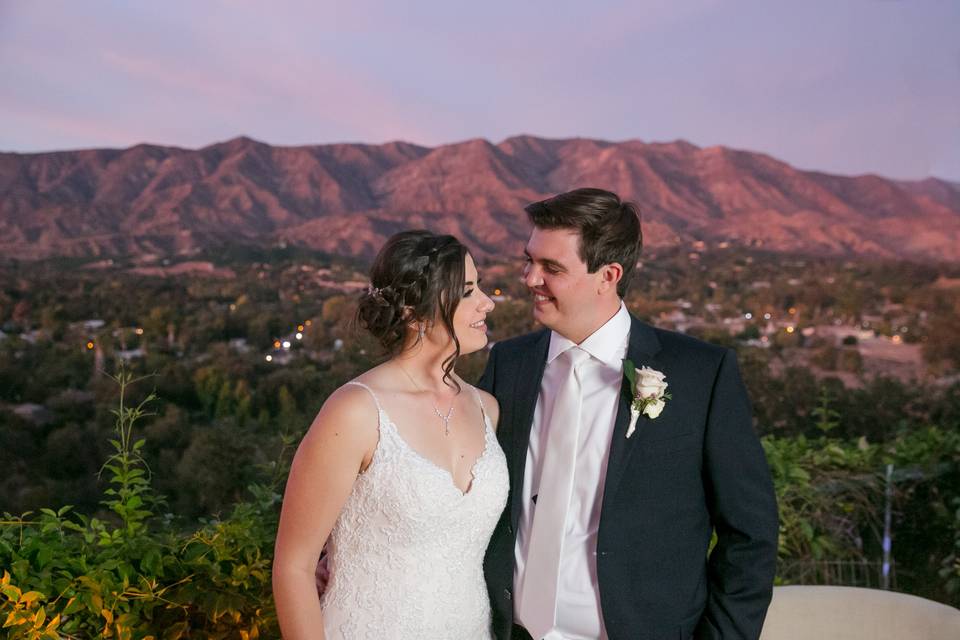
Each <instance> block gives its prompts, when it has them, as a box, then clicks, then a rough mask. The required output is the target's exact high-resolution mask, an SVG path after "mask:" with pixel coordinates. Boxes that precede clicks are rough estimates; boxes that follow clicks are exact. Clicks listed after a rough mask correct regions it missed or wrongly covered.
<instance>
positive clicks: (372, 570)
mask: <svg viewBox="0 0 960 640" xmlns="http://www.w3.org/2000/svg"><path fill="white" fill-rule="evenodd" d="M350 384H355V385H358V386H361V387H364V388H365V389H367V391H369V392H370V394H371V395H372V396H373V399H374V402H376V403H377V409H378V411H379V421H380V426H379V430H380V441H379V443H378V444H377V448H376V450H375V452H374V454H373V459H372V460H371V462H370V465H369V466H368V467H367V469H366V471H364V472H363V473H362V474H361V475H360V476H358V478H357V481H356V483H355V484H354V487H353V491H352V492H351V494H350V496H349V498H348V499H347V502H346V504H345V505H344V508H343V511H342V512H341V513H340V517H339V518H338V519H337V522H336V524H335V525H334V527H333V531H332V532H331V533H330V540H329V542H328V545H327V553H328V562H329V570H330V582H329V583H328V585H327V589H326V591H325V592H324V594H323V597H322V599H321V602H320V604H321V607H322V609H323V621H324V631H325V632H326V637H327V638H328V639H330V640H334V639H341V638H342V639H344V640H360V639H367V638H369V639H374V638H375V639H376V640H387V639H397V640H407V639H409V640H488V639H489V638H491V635H490V601H489V598H488V596H487V588H486V584H485V582H484V578H483V555H484V552H485V551H486V548H487V543H488V542H489V540H490V535H491V533H492V532H493V528H494V526H495V525H496V523H497V520H498V519H499V517H500V514H501V512H502V511H503V508H504V505H505V504H506V500H507V490H508V487H509V481H508V479H507V463H506V459H505V457H504V455H503V451H502V450H501V449H500V446H499V444H498V443H497V438H496V435H495V434H494V432H493V428H492V427H491V425H490V421H489V419H488V418H487V415H486V412H484V413H483V420H484V431H485V436H484V438H485V443H486V444H485V446H484V450H483V453H482V454H481V455H480V457H479V458H478V459H477V461H476V463H475V464H474V466H473V472H472V475H473V479H472V482H471V484H470V487H469V489H468V490H467V492H466V493H461V491H460V490H459V489H458V488H457V487H456V485H455V484H454V482H453V478H452V477H451V475H450V473H449V472H447V471H446V470H444V469H441V468H440V467H438V466H436V465H435V464H434V463H432V462H430V461H429V460H427V459H426V458H424V457H423V456H421V455H420V454H418V453H417V452H416V451H414V450H413V449H412V448H410V446H409V445H407V443H406V442H405V441H404V440H403V438H401V437H400V434H399V433H398V432H397V427H396V425H395V424H394V423H393V422H392V421H391V420H390V417H389V416H388V415H387V413H386V412H385V411H384V410H383V407H382V406H381V405H380V402H379V400H377V397H376V395H375V394H374V393H373V391H372V390H371V389H370V388H369V387H367V386H366V385H364V384H361V383H359V382H352V383H350ZM477 399H478V401H479V400H480V397H479V393H478V394H477ZM480 406H481V409H482V407H483V403H482V401H481V402H480Z"/></svg>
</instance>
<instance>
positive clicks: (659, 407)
mask: <svg viewBox="0 0 960 640" xmlns="http://www.w3.org/2000/svg"><path fill="white" fill-rule="evenodd" d="M666 404H667V403H666V402H664V401H663V400H656V401H654V402H648V403H647V406H646V407H644V409H643V412H644V413H645V414H647V417H648V418H650V419H651V420H653V419H655V418H656V417H657V416H658V415H660V412H661V411H663V408H664V407H665V406H666Z"/></svg>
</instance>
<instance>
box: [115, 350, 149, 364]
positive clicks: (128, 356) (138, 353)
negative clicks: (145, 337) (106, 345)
mask: <svg viewBox="0 0 960 640" xmlns="http://www.w3.org/2000/svg"><path fill="white" fill-rule="evenodd" d="M116 355H117V357H118V358H120V359H121V360H123V361H124V362H130V361H131V360H133V359H135V358H143V357H145V356H146V355H147V350H146V349H144V348H143V347H137V348H136V349H126V350H123V351H117V352H116Z"/></svg>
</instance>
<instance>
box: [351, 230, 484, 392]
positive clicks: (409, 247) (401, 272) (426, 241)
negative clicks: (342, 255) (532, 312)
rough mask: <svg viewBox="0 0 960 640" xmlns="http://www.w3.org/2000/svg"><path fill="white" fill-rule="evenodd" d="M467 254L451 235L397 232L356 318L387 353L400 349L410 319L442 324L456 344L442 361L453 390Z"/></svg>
mask: <svg viewBox="0 0 960 640" xmlns="http://www.w3.org/2000/svg"><path fill="white" fill-rule="evenodd" d="M466 257H467V248H466V247H465V246H463V244H461V243H460V241H459V240H457V239H456V238H454V237H453V236H449V235H437V234H434V233H431V232H429V231H423V230H419V229H418V230H413V231H401V232H400V233H396V234H394V235H393V236H391V237H390V238H389V239H388V240H387V242H386V244H384V245H383V248H382V249H380V253H378V254H377V257H376V258H375V259H374V261H373V266H372V267H371V268H370V288H369V289H368V290H367V291H366V292H364V293H363V294H362V295H361V296H360V303H359V305H358V308H357V322H358V324H359V325H360V326H361V327H363V328H364V329H366V330H367V331H369V332H370V333H371V334H373V336H374V337H375V338H377V340H379V341H380V344H381V345H382V346H383V349H384V351H385V352H386V354H387V356H389V357H391V358H392V357H393V356H396V355H398V354H399V353H401V352H402V351H403V347H404V344H405V343H406V339H407V331H408V328H409V326H410V324H411V323H418V322H437V323H440V324H442V325H443V327H444V328H445V329H446V330H447V334H448V335H449V336H450V338H451V339H452V340H453V345H454V352H453V354H452V355H451V356H449V357H448V358H446V359H445V360H444V361H443V372H444V373H443V380H444V382H445V383H446V384H450V385H451V386H454V387H456V389H457V391H459V390H460V385H459V384H457V381H456V380H453V378H452V377H451V375H450V374H451V372H452V371H453V368H454V366H455V365H456V363H457V358H459V357H460V341H459V340H458V339H457V334H456V331H455V330H454V328H453V314H454V312H455V311H456V310H457V306H458V305H459V304H460V299H461V298H462V297H463V284H464V278H465V277H466V273H465V269H464V261H465V260H466ZM419 340H420V338H417V341H418V342H419Z"/></svg>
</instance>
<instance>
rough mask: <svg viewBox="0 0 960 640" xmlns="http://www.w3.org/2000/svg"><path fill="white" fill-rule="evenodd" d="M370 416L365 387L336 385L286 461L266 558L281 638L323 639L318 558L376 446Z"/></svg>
mask: <svg viewBox="0 0 960 640" xmlns="http://www.w3.org/2000/svg"><path fill="white" fill-rule="evenodd" d="M377 418H378V416H377V410H376V407H375V406H374V405H373V403H372V401H371V399H370V396H369V395H368V394H367V392H366V391H364V390H363V389H361V388H360V387H356V386H346V387H341V388H340V389H339V390H337V391H336V392H334V393H333V394H332V395H331V396H330V397H329V398H328V399H327V401H326V402H325V403H324V405H323V408H322V409H320V413H319V414H317V417H316V418H315V419H314V421H313V424H312V425H311V426H310V430H309V431H308V432H307V435H306V436H304V438H303V441H302V442H301V443H300V446H299V448H298V449H297V453H296V455H295V456H294V458H293V464H292V465H291V468H290V476H289V478H288V479H287V488H286V492H285V493H284V496H283V508H282V510H281V513H280V527H279V529H278V530H277V542H276V547H275V550H274V558H273V597H274V600H275V601H276V604H277V619H278V621H279V622H280V630H281V632H282V633H283V637H284V638H285V639H286V640H305V639H307V638H309V639H310V640H317V639H318V638H321V639H322V638H323V637H324V635H323V619H322V615H321V611H320V600H319V598H318V597H317V587H316V578H315V575H314V574H315V571H316V568H317V560H318V559H319V558H320V552H321V550H322V549H323V545H324V544H325V543H326V541H327V537H328V536H329V535H330V531H331V529H333V525H334V523H335V522H336V520H337V516H339V514H340V510H341V509H342V508H343V505H344V503H345V502H346V500H347V497H348V496H349V495H350V491H351V489H352V488H353V483H354V482H355V481H356V479H357V474H358V473H360V471H361V470H362V469H364V468H365V467H366V465H367V464H369V461H370V458H371V456H372V455H373V451H374V449H375V448H376V445H377V438H378V431H377V425H378V420H377Z"/></svg>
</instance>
